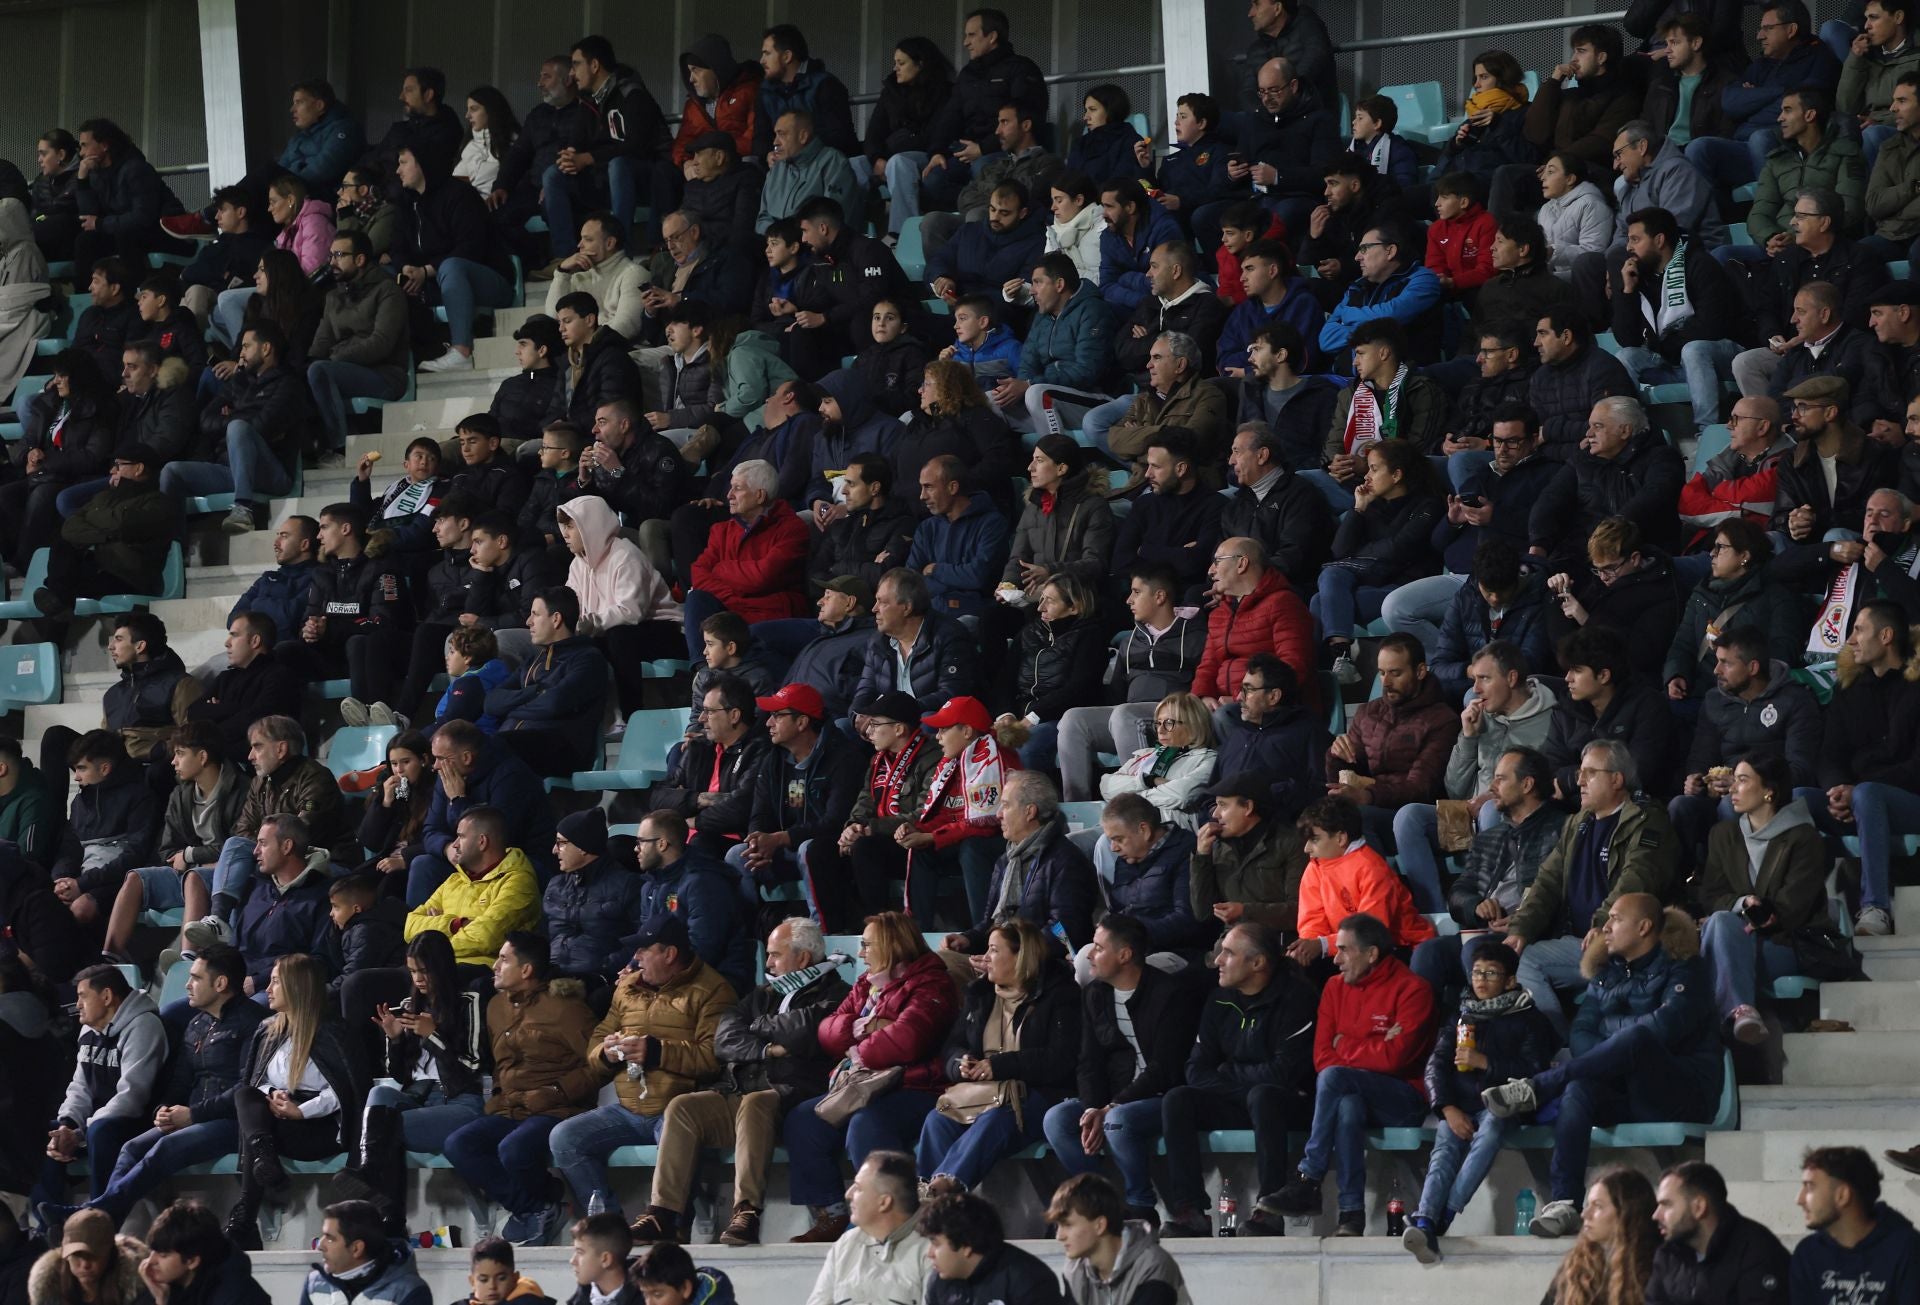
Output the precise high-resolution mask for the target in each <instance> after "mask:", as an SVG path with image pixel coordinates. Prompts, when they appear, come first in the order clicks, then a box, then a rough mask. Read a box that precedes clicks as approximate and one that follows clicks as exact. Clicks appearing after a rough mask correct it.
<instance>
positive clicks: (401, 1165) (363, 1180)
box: [332, 1106, 407, 1237]
mask: <svg viewBox="0 0 1920 1305" xmlns="http://www.w3.org/2000/svg"><path fill="white" fill-rule="evenodd" d="M401 1128H402V1125H401V1120H400V1112H399V1111H398V1110H396V1109H394V1108H393V1107H392V1106H368V1107H367V1110H366V1115H365V1116H364V1118H362V1120H361V1122H360V1145H359V1146H357V1147H355V1148H354V1152H353V1158H352V1161H351V1162H350V1163H349V1164H348V1165H347V1167H346V1168H345V1169H343V1170H341V1171H340V1176H339V1177H338V1178H335V1179H334V1180H333V1187H332V1199H333V1200H335V1201H371V1202H373V1203H374V1204H375V1205H376V1206H378V1207H380V1214H381V1216H382V1217H383V1218H384V1219H385V1221H386V1223H387V1231H388V1233H389V1234H390V1235H392V1236H396V1237H404V1236H405V1235H406V1231H407V1229H406V1217H405V1213H406V1212H405V1210H404V1208H403V1205H402V1201H401V1188H402V1187H403V1186H404V1184H405V1183H406V1163H407V1156H406V1151H405V1149H404V1145H405V1144H404V1140H403V1138H402V1136H401Z"/></svg>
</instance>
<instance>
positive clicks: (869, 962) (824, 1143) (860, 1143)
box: [785, 911, 1079, 1242]
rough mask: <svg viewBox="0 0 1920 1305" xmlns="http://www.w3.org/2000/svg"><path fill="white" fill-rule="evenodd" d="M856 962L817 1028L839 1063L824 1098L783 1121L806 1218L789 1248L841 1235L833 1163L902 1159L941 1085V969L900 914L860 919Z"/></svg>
mask: <svg viewBox="0 0 1920 1305" xmlns="http://www.w3.org/2000/svg"><path fill="white" fill-rule="evenodd" d="M860 954H861V959H862V960H864V961H865V962H866V966H867V968H866V971H865V973H863V974H861V975H860V977H859V978H858V979H857V980H855V981H854V985H853V991H852V992H850V993H848V994H847V996H846V999H845V1000H844V1001H842V1002H841V1003H840V1006H839V1008H838V1009H836V1010H835V1011H834V1012H833V1014H831V1015H829V1016H827V1018H826V1019H824V1020H822V1021H821V1022H820V1030H819V1034H818V1037H819V1040H820V1049H821V1050H822V1051H824V1052H825V1053H826V1054H827V1055H828V1056H833V1057H838V1058H839V1063H838V1064H837V1065H836V1066H835V1067H834V1070H833V1073H832V1075H831V1077H830V1078H829V1080H828V1088H827V1092H826V1093H825V1095H822V1096H817V1097H812V1098H810V1099H808V1100H806V1101H802V1102H801V1103H800V1104H798V1105H797V1106H795V1107H794V1108H793V1110H792V1111H791V1112H789V1114H788V1115H787V1122H786V1128H785V1141H786V1146H787V1156H788V1168H789V1173H790V1174H791V1178H790V1180H789V1183H788V1193H789V1198H790V1199H791V1200H792V1201H793V1203H794V1204H795V1205H805V1206H806V1207H808V1209H809V1210H810V1211H811V1212H812V1214H813V1225H812V1227H810V1228H808V1229H807V1231H806V1232H804V1233H801V1234H800V1235H799V1236H798V1237H796V1238H794V1239H793V1240H795V1241H796V1242H832V1241H835V1240H837V1239H838V1238H839V1236H840V1234H841V1233H843V1232H845V1231H846V1230H847V1222H848V1216H847V1203H846V1200H845V1197H844V1195H843V1192H844V1184H843V1183H842V1182H841V1178H840V1156H841V1155H842V1154H843V1153H844V1154H845V1155H846V1156H847V1158H848V1159H849V1160H850V1161H852V1164H853V1167H854V1168H855V1169H858V1168H859V1167H860V1164H861V1162H862V1161H864V1160H865V1159H866V1158H867V1154H868V1153H869V1152H871V1151H875V1150H894V1151H906V1150H910V1149H911V1148H912V1145H913V1140H914V1138H916V1137H918V1136H919V1134H920V1126H921V1124H922V1123H923V1122H924V1121H925V1119H926V1117H927V1116H928V1115H929V1114H931V1113H932V1111H933V1108H934V1105H935V1103H937V1102H938V1101H939V1099H940V1091H941V1089H942V1088H943V1087H945V1086H946V1082H947V1075H946V1069H945V1067H944V1065H943V1057H942V1055H941V1047H942V1046H943V1045H944V1044H945V1042H946V1038H947V1031H948V1030H949V1029H950V1028H952V1027H953V1020H954V1016H955V1014H956V1012H957V1010H958V1005H959V1002H958V996H957V994H956V992H955V990H954V982H953V978H952V976H951V975H950V974H949V973H948V971H947V966H946V962H944V961H942V960H941V959H940V957H938V956H937V955H935V954H934V953H933V952H932V951H931V950H930V949H929V948H928V947H927V942H926V939H925V938H923V937H921V936H920V932H919V930H918V929H917V928H916V927H915V924H914V921H913V919H912V917H910V916H908V915H905V914H903V913H902V912H899V911H882V912H881V913H880V914H878V915H873V916H869V917H867V923H866V927H865V929H864V930H862V932H861V935H860ZM1073 1045H1074V1048H1075V1052H1076V1054H1077V1051H1078V1047H1079V1040H1078V1037H1077V1035H1076V1037H1075V1040H1074V1043H1073ZM823 1107H824V1109H825V1116H824V1117H823V1115H822V1113H821V1112H822V1108H823Z"/></svg>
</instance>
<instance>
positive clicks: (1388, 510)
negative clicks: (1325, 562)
mask: <svg viewBox="0 0 1920 1305" xmlns="http://www.w3.org/2000/svg"><path fill="white" fill-rule="evenodd" d="M1445 516H1446V504H1445V503H1444V502H1442V501H1441V500H1440V499H1437V498H1425V497H1422V496H1420V495H1417V494H1403V495H1401V496H1400V497H1399V498H1397V499H1386V498H1377V497H1376V498H1375V499H1374V500H1373V501H1372V502H1371V503H1368V504H1367V507H1366V510H1365V511H1363V512H1349V513H1347V515H1346V516H1344V517H1342V518H1341V519H1340V528H1339V529H1338V530H1336V531H1335V532H1334V536H1333V559H1334V565H1336V566H1342V567H1345V568H1347V569H1349V570H1351V571H1354V572H1355V573H1356V574H1357V575H1358V578H1359V580H1360V583H1361V584H1366V585H1388V586H1399V585H1403V584H1405V583H1407V582H1408V581H1409V580H1418V579H1420V578H1421V577H1423V576H1430V575H1432V574H1433V573H1434V572H1435V571H1436V570H1438V569H1439V561H1440V559H1439V558H1437V557H1435V556H1434V554H1433V546H1432V544H1431V543H1430V542H1429V541H1430V539H1431V538H1432V535H1433V527H1434V525H1435V523H1436V522H1438V521H1440V520H1442V519H1443V518H1445Z"/></svg>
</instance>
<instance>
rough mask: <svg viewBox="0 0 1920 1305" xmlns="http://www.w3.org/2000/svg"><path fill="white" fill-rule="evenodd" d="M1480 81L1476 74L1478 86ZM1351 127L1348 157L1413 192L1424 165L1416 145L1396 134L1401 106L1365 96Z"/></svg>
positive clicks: (1397, 186)
mask: <svg viewBox="0 0 1920 1305" xmlns="http://www.w3.org/2000/svg"><path fill="white" fill-rule="evenodd" d="M1478 81H1479V79H1478V75H1477V74H1476V77H1475V84H1476V86H1477V85H1478ZM1351 125H1352V127H1353V135H1352V137H1351V138H1350V139H1349V140H1348V141H1347V153H1349V154H1353V155H1357V156H1359V157H1360V158H1363V159H1365V160H1366V161H1367V162H1368V163H1369V164H1371V165H1372V166H1373V170H1374V172H1375V173H1376V174H1377V175H1378V176H1380V177H1381V178H1382V179H1384V180H1386V181H1388V182H1391V183H1392V184H1393V185H1394V186H1395V187H1396V188H1398V189H1400V190H1403V191H1405V190H1412V189H1413V187H1414V186H1415V185H1416V184H1417V183H1418V182H1419V180H1420V163H1419V157H1418V156H1417V155H1416V154H1415V153H1414V148H1413V142H1412V141H1410V140H1408V139H1407V138H1406V137H1404V136H1402V135H1399V134H1398V133H1397V132H1395V131H1394V128H1396V127H1398V126H1399V125H1400V106H1399V105H1397V104H1395V103H1394V102H1393V101H1392V100H1390V99H1388V98H1387V97H1386V96H1384V95H1368V96H1365V97H1363V98H1362V99H1361V100H1360V101H1359V102H1358V103H1357V104H1355V105H1354V106H1353V122H1352V124H1351Z"/></svg>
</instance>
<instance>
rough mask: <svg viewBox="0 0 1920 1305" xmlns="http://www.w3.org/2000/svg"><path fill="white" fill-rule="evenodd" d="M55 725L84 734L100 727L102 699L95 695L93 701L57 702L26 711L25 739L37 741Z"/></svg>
mask: <svg viewBox="0 0 1920 1305" xmlns="http://www.w3.org/2000/svg"><path fill="white" fill-rule="evenodd" d="M55 725H65V726H66V727H67V728H68V729H71V730H78V731H79V732H80V733H82V734H84V733H86V732H87V731H88V730H91V729H98V728H99V726H100V698H99V695H98V694H95V695H94V696H93V698H92V700H91V701H86V702H57V703H52V704H50V705H48V706H44V707H28V708H27V709H26V733H25V735H24V737H25V738H28V739H32V740H35V741H36V746H37V741H38V739H39V738H40V736H41V735H42V734H45V733H46V732H47V730H48V729H49V728H51V727H52V726H55Z"/></svg>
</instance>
